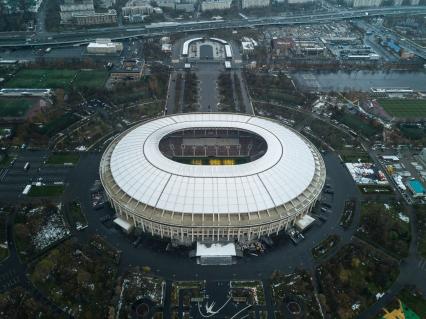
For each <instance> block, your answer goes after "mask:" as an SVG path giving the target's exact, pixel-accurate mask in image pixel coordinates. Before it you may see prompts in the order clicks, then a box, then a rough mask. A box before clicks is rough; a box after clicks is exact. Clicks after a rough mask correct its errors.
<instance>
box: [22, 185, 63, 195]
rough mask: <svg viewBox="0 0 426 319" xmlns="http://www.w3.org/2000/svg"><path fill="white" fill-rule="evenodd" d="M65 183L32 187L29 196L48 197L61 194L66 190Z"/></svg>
mask: <svg viewBox="0 0 426 319" xmlns="http://www.w3.org/2000/svg"><path fill="white" fill-rule="evenodd" d="M64 189H65V187H64V185H43V186H33V187H31V190H30V192H29V193H28V196H30V197H47V196H59V195H62V193H63V192H64Z"/></svg>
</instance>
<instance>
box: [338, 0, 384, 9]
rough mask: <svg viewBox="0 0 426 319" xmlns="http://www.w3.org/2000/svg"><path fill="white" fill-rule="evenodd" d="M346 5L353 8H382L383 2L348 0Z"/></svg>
mask: <svg viewBox="0 0 426 319" xmlns="http://www.w3.org/2000/svg"><path fill="white" fill-rule="evenodd" d="M346 4H347V5H348V6H351V7H353V8H362V7H380V6H381V4H382V0H346Z"/></svg>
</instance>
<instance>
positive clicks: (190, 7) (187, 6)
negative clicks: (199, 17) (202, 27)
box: [175, 3, 195, 12]
mask: <svg viewBox="0 0 426 319" xmlns="http://www.w3.org/2000/svg"><path fill="white" fill-rule="evenodd" d="M175 10H178V11H185V12H193V11H194V10H195V5H194V4H193V3H176V5H175Z"/></svg>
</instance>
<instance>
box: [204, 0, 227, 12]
mask: <svg viewBox="0 0 426 319" xmlns="http://www.w3.org/2000/svg"><path fill="white" fill-rule="evenodd" d="M231 3H232V0H208V1H203V2H202V3H201V11H203V12H204V11H209V10H226V9H230V8H231Z"/></svg>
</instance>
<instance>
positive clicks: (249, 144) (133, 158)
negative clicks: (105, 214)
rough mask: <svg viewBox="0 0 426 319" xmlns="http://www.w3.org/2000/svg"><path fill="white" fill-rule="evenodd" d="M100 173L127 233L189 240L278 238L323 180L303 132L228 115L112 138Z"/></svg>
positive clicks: (168, 119)
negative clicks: (130, 229)
mask: <svg viewBox="0 0 426 319" xmlns="http://www.w3.org/2000/svg"><path fill="white" fill-rule="evenodd" d="M99 170H100V178H101V182H102V185H103V187H104V189H105V192H106V195H107V197H108V200H109V202H110V203H111V205H112V207H113V208H114V209H115V211H116V213H117V216H118V219H119V220H121V225H124V226H123V228H127V229H129V228H130V227H136V228H138V229H140V230H142V231H143V232H147V233H149V234H151V235H153V236H159V237H161V238H167V239H171V240H173V241H175V242H178V243H182V244H191V243H193V242H224V241H226V242H229V241H235V240H238V241H240V242H250V241H254V240H257V239H258V238H259V237H261V236H269V235H272V234H278V233H279V232H280V231H281V230H286V229H288V228H289V227H292V226H293V225H294V224H295V223H296V222H297V220H300V219H302V218H303V217H304V216H306V215H307V214H308V213H309V212H310V211H311V209H312V208H313V206H314V205H315V203H316V201H317V199H318V197H319V195H320V193H321V190H322V188H323V186H324V182H325V176H326V171H325V166H324V162H323V159H322V157H321V154H320V153H319V151H318V150H317V149H316V148H315V146H314V145H313V144H312V143H311V142H310V141H308V140H307V139H306V138H305V137H303V136H302V135H301V134H299V133H298V132H296V131H294V130H293V129H291V128H289V127H286V126H284V125H282V124H280V123H279V122H276V121H272V120H269V119H265V118H261V117H256V116H249V115H242V114H224V113H191V114H181V115H172V116H165V117H161V118H157V119H154V120H151V121H148V122H145V123H142V124H138V125H136V126H134V127H132V128H130V129H128V130H127V131H125V132H124V133H122V134H121V135H119V136H118V137H117V138H115V139H114V140H113V141H112V142H111V144H110V145H109V146H108V147H107V149H106V150H105V152H104V154H103V156H102V159H101V163H100V168H99ZM125 225H127V226H125ZM129 226H130V227H129Z"/></svg>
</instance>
